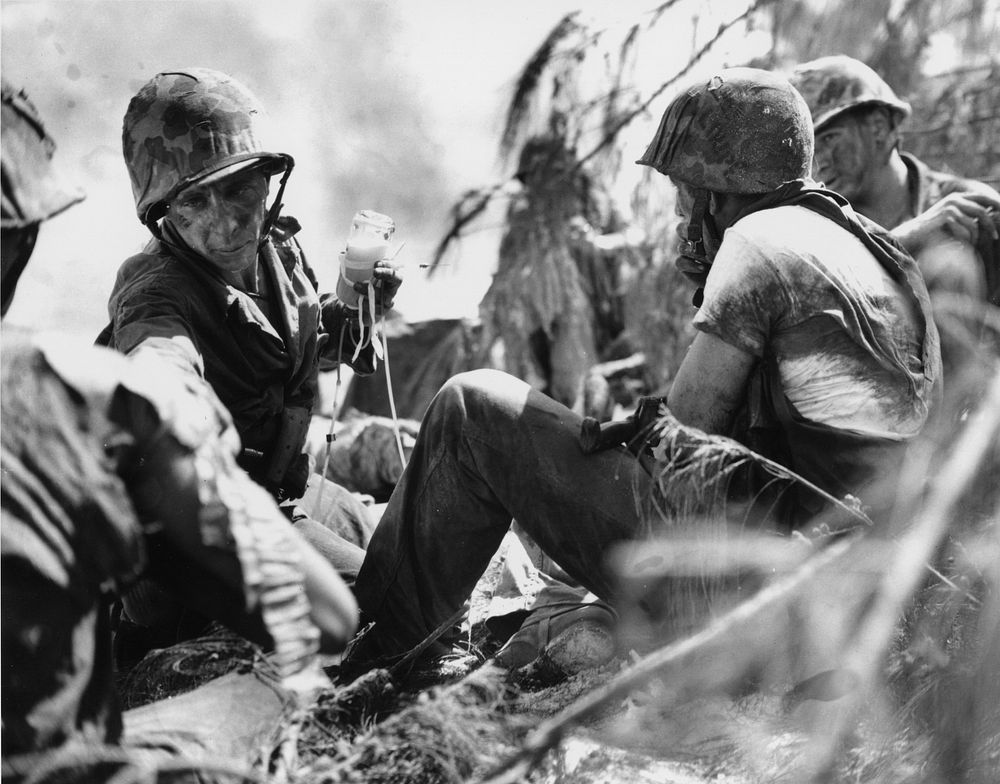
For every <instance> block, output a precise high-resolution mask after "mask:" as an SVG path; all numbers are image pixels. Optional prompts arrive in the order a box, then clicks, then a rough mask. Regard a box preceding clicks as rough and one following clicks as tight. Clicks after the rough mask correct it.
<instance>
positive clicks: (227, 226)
mask: <svg viewBox="0 0 1000 784" xmlns="http://www.w3.org/2000/svg"><path fill="white" fill-rule="evenodd" d="M267 194H268V178H267V176H266V175H265V174H264V173H263V172H261V171H260V170H259V169H251V170H249V171H243V172H237V173H235V174H232V175H230V176H228V177H223V178H222V179H220V180H217V181H215V182H212V183H210V184H207V185H205V184H201V183H195V184H194V185H191V186H190V187H188V188H185V189H184V190H182V191H181V192H180V193H178V194H177V196H175V197H174V198H173V199H171V200H170V203H169V205H168V206H167V214H166V220H167V221H169V222H170V224H171V225H172V226H173V227H174V228H175V229H176V230H177V233H178V234H179V235H180V237H181V239H183V240H184V242H185V243H186V244H187V245H188V247H189V248H191V250H193V251H194V252H195V253H197V254H198V255H199V256H201V257H202V258H204V259H205V260H206V261H208V262H209V263H210V264H212V265H213V266H214V267H216V268H217V269H218V270H219V271H220V272H223V273H227V272H238V271H240V270H243V269H246V268H247V267H249V266H250V265H251V264H253V262H254V260H255V259H256V258H257V245H258V242H259V240H260V235H261V231H262V230H263V227H264V220H265V218H266V216H267Z"/></svg>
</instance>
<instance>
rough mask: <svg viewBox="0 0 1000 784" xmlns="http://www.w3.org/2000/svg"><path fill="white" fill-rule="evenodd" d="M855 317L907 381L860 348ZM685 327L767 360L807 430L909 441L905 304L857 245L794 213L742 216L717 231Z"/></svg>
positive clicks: (914, 413) (915, 328) (911, 319)
mask: <svg viewBox="0 0 1000 784" xmlns="http://www.w3.org/2000/svg"><path fill="white" fill-rule="evenodd" d="M859 319H866V320H867V322H868V323H869V324H870V325H871V328H872V330H873V331H874V333H875V334H878V335H880V336H881V337H882V339H883V341H884V342H885V343H886V344H888V348H890V349H891V350H892V351H893V352H894V353H896V354H897V355H898V356H899V357H900V358H901V359H902V361H903V363H904V364H905V366H906V368H907V369H908V371H909V373H910V374H912V377H910V376H908V375H907V373H904V372H903V371H902V370H901V369H900V368H897V367H893V366H891V363H887V362H886V361H885V360H884V358H882V359H880V358H879V357H878V356H877V353H878V352H875V351H873V350H872V348H871V346H870V345H866V342H865V340H864V338H863V336H862V335H861V334H860V332H859V330H858V329H857V323H858V321H859ZM694 326H695V328H697V329H699V330H701V331H703V332H707V333H710V334H713V335H715V336H716V337H718V338H720V339H721V340H724V341H725V342H726V343H729V344H730V345H733V346H736V347H738V348H740V349H742V350H744V351H747V352H749V353H750V354H753V355H754V356H756V357H763V356H765V355H766V354H771V355H773V356H774V357H775V358H776V360H777V365H778V371H779V375H780V378H781V384H782V387H783V390H784V393H785V396H786V397H787V398H788V400H789V402H791V403H792V405H794V406H795V408H796V409H797V410H798V412H799V413H800V414H801V415H802V416H803V417H805V418H806V419H809V420H811V421H813V422H818V423H821V424H825V425H828V426H830V427H835V428H839V429H843V430H850V431H854V432H858V433H863V434H867V435H873V436H879V437H885V438H892V439H895V438H903V437H907V436H911V435H913V434H915V433H916V432H917V431H918V430H919V429H920V427H921V426H922V425H923V423H924V420H925V419H926V407H925V405H924V403H923V402H922V401H921V399H920V398H919V396H918V395H917V394H916V392H917V390H916V389H915V388H914V385H913V383H912V378H913V377H917V376H919V374H920V373H921V361H920V356H921V336H922V334H923V332H922V328H921V326H920V324H919V322H918V318H917V316H916V315H915V312H914V307H913V306H912V305H911V304H910V301H909V299H908V298H907V296H906V295H905V294H904V292H903V290H902V289H901V287H900V286H898V285H897V284H896V283H895V282H893V280H892V279H891V278H890V277H889V275H888V274H887V273H886V272H885V270H884V269H883V268H882V267H881V265H879V263H878V262H877V261H876V260H875V259H874V257H873V256H872V255H871V254H870V253H869V252H868V251H867V250H866V249H865V247H864V246H863V245H862V243H861V242H860V240H858V239H857V238H856V237H854V236H853V235H852V234H850V233H849V232H847V231H845V230H844V229H842V228H841V227H839V226H837V225H836V224H835V223H834V222H833V221H830V220H828V219H827V218H824V217H822V216H821V215H819V214H817V213H815V212H812V211H811V210H808V209H806V208H804V207H798V206H783V207H777V208H774V209H770V210H762V211H760V212H755V213H752V214H751V215H748V216H747V217H745V218H742V219H741V220H739V221H737V222H736V223H735V224H734V225H733V226H731V227H730V228H729V229H727V230H726V233H725V237H724V240H723V243H722V246H721V248H720V249H719V253H718V255H717V256H716V258H715V261H714V263H713V264H712V267H711V271H710V272H709V275H708V280H707V282H706V284H705V292H704V301H703V303H702V306H701V308H700V310H699V312H698V314H697V315H696V316H695V318H694Z"/></svg>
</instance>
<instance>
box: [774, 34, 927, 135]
mask: <svg viewBox="0 0 1000 784" xmlns="http://www.w3.org/2000/svg"><path fill="white" fill-rule="evenodd" d="M790 81H791V83H792V84H793V85H794V86H795V88H796V89H797V90H798V91H799V92H800V93H802V97H803V98H805V99H806V103H807V104H808V105H809V110H810V112H812V118H813V128H814V129H815V131H816V133H819V131H820V130H822V128H823V126H825V125H827V124H829V123H830V122H832V121H833V120H834V119H836V118H837V117H838V116H840V115H841V114H843V113H844V112H846V111H849V110H851V109H855V108H857V107H859V106H884V107H886V108H887V109H889V110H890V111H891V112H892V113H893V115H894V118H895V120H896V122H897V123H899V122H901V121H903V120H905V119H906V118H907V117H909V115H910V105H909V104H908V103H907V102H906V101H903V100H900V98H899V97H898V96H897V95H896V93H894V92H893V90H892V88H891V87H890V86H889V85H888V84H886V83H885V80H883V79H882V77H880V76H879V75H878V74H877V73H875V71H873V70H872V69H871V68H869V67H868V66H867V65H865V64H864V63H863V62H861V61H860V60H855V59H854V58H853V57H848V56H846V55H842V54H838V55H831V56H829V57H820V58H819V59H818V60H811V61H810V62H808V63H802V64H801V65H799V66H797V67H796V68H795V69H794V70H793V71H792V74H791V77H790Z"/></svg>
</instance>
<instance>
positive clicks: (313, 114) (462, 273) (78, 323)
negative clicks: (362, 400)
mask: <svg viewBox="0 0 1000 784" xmlns="http://www.w3.org/2000/svg"><path fill="white" fill-rule="evenodd" d="M645 5H646V4H636V3H629V2H621V1H620V0H608V2H594V0H589V1H588V0H577V1H576V2H572V1H568V0H504V2H502V3H492V2H476V1H475V0H421V1H420V2H407V1H406V0H395V1H393V0H344V1H343V2H333V1H332V0H331V1H329V2H319V0H309V1H307V2H303V1H296V0H280V2H270V1H269V0H266V1H265V0H260V1H257V2H246V1H244V2H221V1H219V2H216V1H205V0H189V1H183V0H158V1H154V0H141V1H131V0H121V1H120V2H118V1H113V0H101V1H99V2H85V1H80V0H77V1H74V2H17V1H15V0H4V1H3V3H2V6H0V13H2V31H3V35H2V71H3V74H4V76H5V78H7V79H8V80H9V81H11V82H13V83H14V84H16V85H20V86H23V87H25V89H27V91H28V93H29V95H30V96H31V98H32V100H33V101H34V102H35V104H36V105H37V106H38V108H39V111H40V113H41V115H42V118H43V120H44V121H45V123H46V125H47V127H48V129H49V130H50V132H51V134H52V135H53V137H54V138H55V139H56V142H57V145H58V151H57V159H58V160H59V161H60V163H61V164H62V165H63V166H64V167H65V168H66V170H67V171H68V173H69V174H70V175H71V176H73V177H74V178H75V179H76V180H77V181H78V182H79V183H80V184H81V185H82V186H83V188H84V189H85V190H86V192H87V199H86V201H84V202H83V203H82V204H80V205H77V206H75V207H73V208H72V209H70V210H69V211H67V212H65V213H63V214H62V215H60V216H57V217H56V218H54V219H52V220H51V221H49V222H47V223H46V224H45V225H44V226H43V228H42V230H41V233H40V236H39V241H38V245H37V247H36V250H35V254H34V256H33V258H32V261H31V263H30V264H29V266H28V270H27V272H26V273H25V275H24V276H23V278H22V282H21V284H20V285H19V288H18V294H17V297H16V298H15V301H14V303H13V305H12V307H11V309H10V311H9V313H8V316H7V319H5V321H6V322H7V323H17V324H22V325H26V326H33V327H41V328H46V327H47V328H58V329H65V330H69V331H73V332H77V333H80V334H84V335H95V336H96V334H97V332H98V331H99V330H100V329H101V327H102V326H103V324H104V323H105V320H106V311H105V306H106V301H107V296H108V293H109V292H110V289H111V285H112V283H113V281H114V275H115V270H116V269H117V267H118V265H119V264H120V263H121V262H122V261H123V260H124V259H125V258H126V257H128V256H129V255H131V254H132V253H135V252H136V251H138V250H139V249H140V248H141V247H142V246H143V244H144V243H145V242H146V240H147V239H148V235H147V233H146V230H145V229H144V228H143V227H142V226H141V225H140V223H139V222H138V220H137V219H136V217H135V213H134V208H133V203H132V196H131V189H130V186H129V181H128V176H127V174H126V171H125V166H124V163H123V162H122V156H121V121H122V116H123V114H124V112H125V108H126V107H127V105H128V102H129V99H130V98H131V96H132V95H133V94H134V93H135V92H136V90H137V89H138V88H139V87H140V86H141V85H142V84H143V83H144V82H145V81H147V80H148V79H149V78H150V77H151V76H152V75H153V74H154V73H156V72H158V71H161V70H167V69H171V68H180V67H184V66H192V65H201V66H207V67H212V68H216V69H219V70H222V71H226V72H228V73H231V74H232V75H234V76H236V77H237V78H238V79H240V80H242V81H243V82H244V83H246V84H247V85H248V86H249V87H250V88H251V89H252V90H253V91H254V92H255V93H256V94H257V96H258V97H259V98H260V100H261V101H262V103H263V104H264V105H265V108H266V109H267V110H268V112H269V114H270V116H271V120H272V122H273V126H274V130H275V132H276V140H277V141H276V142H275V144H274V145H273V146H275V147H277V148H279V149H281V150H282V151H285V152H288V153H291V154H292V155H293V156H294V157H295V160H296V167H295V171H294V173H293V175H292V177H291V179H290V182H289V186H288V189H287V191H286V195H285V199H284V201H285V205H286V207H285V212H286V213H287V214H291V215H295V216H296V217H298V218H299V220H300V221H301V222H302V224H303V227H304V228H303V231H302V233H301V234H300V238H301V240H302V242H303V245H304V247H305V250H306V253H307V255H308V257H309V258H310V261H311V262H312V264H313V266H314V267H315V268H316V270H317V273H318V275H319V277H320V280H321V283H322V284H323V287H324V289H327V288H331V289H332V287H333V285H334V281H335V274H336V273H335V270H336V267H335V264H336V258H337V252H338V251H339V250H340V249H341V248H342V246H343V240H344V237H345V232H346V230H347V228H348V225H349V222H350V219H351V216H352V215H353V214H354V212H355V211H356V210H358V209H365V208H367V209H375V210H378V211H381V212H384V213H387V214H389V215H391V216H393V218H394V219H395V220H396V224H397V238H398V239H400V240H405V241H406V246H405V248H404V249H403V250H402V252H401V254H400V256H399V259H398V260H399V261H400V262H402V263H403V264H404V265H405V266H404V272H405V275H406V283H405V284H404V286H403V288H402V290H401V291H400V295H399V298H398V302H397V304H398V306H399V309H400V310H401V311H402V313H403V314H404V315H405V316H406V317H407V318H409V319H411V320H418V319H422V318H430V317H435V316H449V317H450V316H470V315H475V313H476V308H477V305H478V302H479V300H480V298H481V297H482V294H483V293H484V291H485V289H486V287H487V285H488V284H489V279H490V275H491V274H492V272H493V269H494V265H495V261H496V243H497V241H498V233H497V231H496V230H495V227H496V224H497V223H498V221H499V219H500V217H501V214H500V213H497V214H496V216H495V217H494V218H493V219H488V220H487V221H485V222H484V224H482V227H481V228H480V230H479V231H478V232H476V233H474V234H472V235H470V236H469V237H468V238H467V239H466V240H464V241H463V242H462V243H461V246H460V253H459V254H457V255H456V256H454V257H452V258H450V259H449V261H450V264H449V265H448V266H446V267H442V268H441V269H440V271H439V273H438V274H436V275H435V276H434V278H433V279H432V280H430V281H427V280H425V273H424V272H423V271H422V270H421V268H420V266H419V265H420V264H426V263H427V262H428V261H429V260H430V256H431V254H432V253H433V249H434V247H435V245H436V243H437V242H438V240H439V239H440V237H441V236H442V234H443V233H444V231H445V230H446V227H447V225H448V209H449V207H450V206H451V204H452V203H453V202H454V201H455V200H456V198H457V197H458V196H459V195H460V194H461V193H462V192H463V191H464V190H466V189H468V188H471V187H476V186H479V185H484V184H488V183H491V182H493V181H495V180H496V179H497V178H498V176H499V173H500V172H499V168H498V160H497V142H498V138H499V130H500V127H501V125H502V122H503V116H504V109H505V106H506V102H507V101H508V99H509V96H510V94H511V90H512V88H513V85H514V80H515V78H516V75H517V73H518V71H519V69H520V68H521V67H522V66H523V64H524V62H525V61H526V60H527V58H528V57H529V56H530V54H531V52H532V51H533V50H534V49H535V48H536V47H537V46H538V44H539V43H540V42H541V41H542V39H543V37H544V36H545V34H546V33H547V32H548V31H549V29H551V27H552V26H553V25H554V24H555V23H556V22H557V21H558V19H559V18H560V17H561V16H562V15H563V14H565V13H566V12H567V11H568V10H572V9H575V8H583V9H584V10H585V11H589V12H593V13H599V12H601V11H606V10H609V9H614V11H615V12H616V13H619V14H621V13H627V12H628V11H629V9H630V7H634V8H640V7H644V6H645ZM491 224H492V225H493V226H494V230H492V231H491V230H490V225H491Z"/></svg>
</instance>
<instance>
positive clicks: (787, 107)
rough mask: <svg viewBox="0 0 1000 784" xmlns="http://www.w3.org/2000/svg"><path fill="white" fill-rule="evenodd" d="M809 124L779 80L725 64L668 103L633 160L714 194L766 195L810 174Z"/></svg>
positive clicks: (805, 112)
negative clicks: (641, 151) (646, 144)
mask: <svg viewBox="0 0 1000 784" xmlns="http://www.w3.org/2000/svg"><path fill="white" fill-rule="evenodd" d="M812 155H813V132H812V122H811V120H810V117H809V108H808V107H807V106H806V104H805V101H803V100H802V96H800V95H799V94H798V92H796V90H795V89H794V88H793V87H792V86H791V84H789V83H788V81H787V80H785V79H784V78H783V77H781V76H779V75H777V74H775V73H772V72H770V71H763V70H760V69H757V68H728V69H725V70H723V71H720V72H719V73H718V74H716V75H715V76H713V77H712V78H711V79H709V80H708V81H706V82H699V83H697V84H695V85H693V86H691V87H689V88H688V89H687V90H684V91H683V92H682V93H681V94H680V95H678V96H677V97H676V98H674V100H673V101H671V103H670V105H669V106H668V107H667V110H666V111H665V112H664V114H663V118H662V119H661V120H660V127H659V128H658V129H657V131H656V135H655V136H654V137H653V141H652V142H650V144H649V147H648V148H647V149H646V153H645V154H644V155H643V156H642V157H641V158H640V159H639V160H638V161H636V163H639V164H642V165H644V166H652V167H653V168H654V169H656V170H657V171H658V172H660V173H661V174H666V175H668V176H669V177H671V178H673V179H675V180H680V181H681V182H684V183H687V184H688V185H690V186H691V187H694V188H703V189H705V190H709V191H715V192H718V193H748V194H749V193H765V192H767V191H772V190H774V189H775V188H777V187H778V186H780V185H781V184H782V183H784V182H789V181H790V180H797V179H801V178H803V177H807V176H809V172H810V167H811V165H812Z"/></svg>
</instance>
